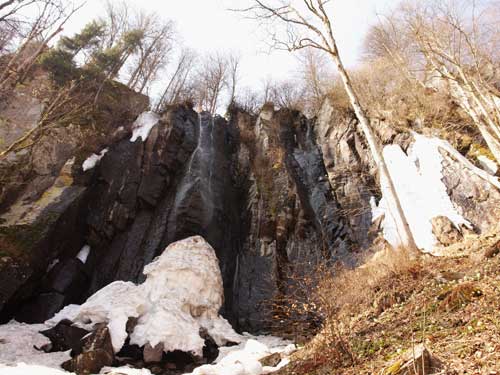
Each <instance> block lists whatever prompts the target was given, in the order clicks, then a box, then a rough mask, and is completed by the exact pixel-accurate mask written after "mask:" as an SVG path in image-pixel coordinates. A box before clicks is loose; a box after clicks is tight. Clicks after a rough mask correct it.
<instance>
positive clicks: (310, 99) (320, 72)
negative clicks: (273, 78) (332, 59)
mask: <svg viewBox="0 0 500 375" xmlns="http://www.w3.org/2000/svg"><path fill="white" fill-rule="evenodd" d="M299 61H300V67H301V71H300V81H301V86H302V90H303V91H304V92H303V95H304V111H306V112H307V113H308V114H310V115H314V114H316V113H317V112H318V110H319V108H320V106H321V104H322V103H323V99H324V97H325V95H326V94H327V93H328V92H329V91H330V89H331V84H330V83H331V81H332V80H333V73H332V72H331V71H329V69H328V67H329V64H328V63H329V61H328V58H327V56H326V55H325V54H324V53H323V52H322V51H319V50H318V49H313V48H307V49H303V50H301V53H300V54H299Z"/></svg>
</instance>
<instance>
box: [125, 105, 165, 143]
mask: <svg viewBox="0 0 500 375" xmlns="http://www.w3.org/2000/svg"><path fill="white" fill-rule="evenodd" d="M158 121H160V116H158V115H157V114H156V113H154V112H144V113H142V114H141V115H139V117H138V118H137V120H135V122H134V125H133V126H132V138H130V142H135V141H136V140H137V139H139V137H141V138H142V141H143V142H145V141H146V140H147V139H148V137H149V133H150V132H151V129H153V127H154V126H155V125H156V124H158Z"/></svg>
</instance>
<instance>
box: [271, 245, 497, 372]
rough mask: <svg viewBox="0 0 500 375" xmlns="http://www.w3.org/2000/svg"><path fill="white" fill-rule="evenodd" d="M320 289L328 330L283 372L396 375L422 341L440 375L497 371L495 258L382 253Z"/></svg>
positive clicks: (318, 336)
mask: <svg viewBox="0 0 500 375" xmlns="http://www.w3.org/2000/svg"><path fill="white" fill-rule="evenodd" d="M478 241H480V240H478ZM486 243H487V245H486ZM490 246H491V245H490V244H489V242H485V245H484V249H482V250H483V251H484V254H486V253H488V254H489V252H488V251H487V250H488V249H487V248H486V247H490ZM319 289H320V291H321V293H323V298H324V299H325V300H326V299H328V301H329V302H328V304H327V305H326V307H323V306H322V308H326V309H327V310H328V312H329V315H328V317H327V319H326V320H325V322H324V325H323V329H322V331H321V332H320V334H318V335H317V336H316V337H315V338H314V339H313V340H311V341H310V342H309V343H307V344H306V345H305V346H304V347H303V348H302V350H300V351H299V352H297V353H296V354H295V357H294V358H293V360H292V364H291V365H290V366H288V367H287V368H286V369H284V370H282V371H281V372H279V373H278V374H280V375H292V374H297V375H298V374H300V375H322V374H343V375H359V374H387V373H389V374H397V373H398V372H397V371H396V372H390V371H389V369H394V368H396V367H398V366H395V365H397V364H398V363H399V362H401V358H404V356H405V355H406V356H407V355H408V353H411V351H412V350H413V349H414V348H415V346H417V345H418V344H424V345H425V346H426V347H427V349H429V351H430V352H431V353H432V354H433V356H434V357H435V358H437V359H439V360H440V362H441V368H440V370H439V372H437V373H440V374H456V375H459V374H480V375H483V374H484V375H492V374H497V373H500V317H499V314H498V311H499V310H498V309H499V307H500V302H499V292H500V257H499V256H498V255H497V256H494V257H490V258H487V257H484V258H482V259H481V261H480V262H478V261H477V259H471V257H468V256H462V257H458V258H435V257H428V256H425V257H422V258H421V259H418V260H411V259H408V258H407V257H405V256H401V257H400V256H397V255H395V256H385V257H381V258H378V259H373V260H372V261H370V262H369V265H366V266H365V267H362V268H360V269H356V270H354V271H343V272H342V273H340V274H339V275H338V276H336V277H333V278H332V279H331V280H326V281H325V283H323V284H321V287H320V288H319ZM405 353H406V354H405ZM497 371H498V372H497ZM426 373H431V372H426ZM435 373H436V372H435Z"/></svg>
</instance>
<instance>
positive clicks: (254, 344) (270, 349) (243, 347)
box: [185, 333, 296, 375]
mask: <svg viewBox="0 0 500 375" xmlns="http://www.w3.org/2000/svg"><path fill="white" fill-rule="evenodd" d="M243 337H244V341H243V342H242V343H240V344H239V345H237V346H232V347H222V348H219V351H220V353H219V356H218V357H217V359H216V360H215V362H214V364H211V365H204V366H201V367H198V368H196V369H195V370H194V371H193V372H192V373H190V374H185V375H260V374H270V373H272V372H274V371H277V370H279V369H280V368H282V367H284V366H286V365H287V364H288V363H289V361H290V360H289V359H288V358H287V356H289V355H290V354H292V353H293V352H294V351H295V350H296V348H295V345H293V344H291V343H290V342H288V341H285V340H283V339H280V338H278V337H273V336H258V337H255V336H252V335H249V334H247V333H245V334H244V335H243ZM273 353H282V356H283V357H284V359H282V360H281V362H280V363H279V364H278V365H277V366H276V367H268V366H262V364H261V363H260V362H259V360H260V359H262V358H265V357H267V356H268V355H271V354H273Z"/></svg>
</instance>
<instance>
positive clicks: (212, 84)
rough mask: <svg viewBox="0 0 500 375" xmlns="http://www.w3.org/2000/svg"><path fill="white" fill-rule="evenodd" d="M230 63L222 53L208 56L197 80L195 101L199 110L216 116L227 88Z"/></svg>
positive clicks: (204, 59) (203, 62)
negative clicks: (222, 95)
mask: <svg viewBox="0 0 500 375" xmlns="http://www.w3.org/2000/svg"><path fill="white" fill-rule="evenodd" d="M228 73H229V63H228V59H227V56H225V55H223V54H221V53H215V54H209V55H206V56H205V57H204V58H203V60H202V63H201V66H200V69H199V70H198V73H197V78H196V85H195V90H196V94H195V95H196V97H195V101H196V104H197V106H198V108H199V110H204V111H208V112H210V113H211V114H212V115H213V114H215V112H216V111H217V108H218V106H219V104H220V99H221V94H222V92H223V90H224V89H225V88H226V87H227V83H228Z"/></svg>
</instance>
